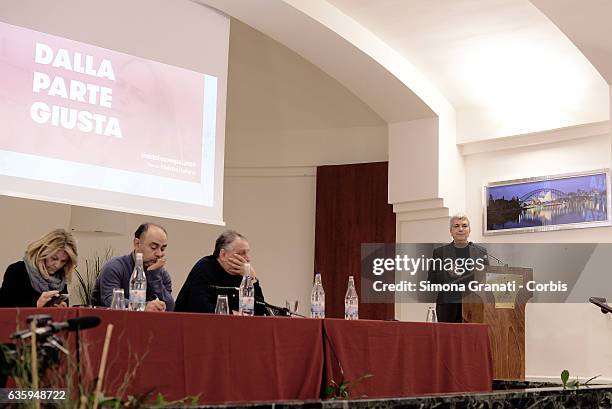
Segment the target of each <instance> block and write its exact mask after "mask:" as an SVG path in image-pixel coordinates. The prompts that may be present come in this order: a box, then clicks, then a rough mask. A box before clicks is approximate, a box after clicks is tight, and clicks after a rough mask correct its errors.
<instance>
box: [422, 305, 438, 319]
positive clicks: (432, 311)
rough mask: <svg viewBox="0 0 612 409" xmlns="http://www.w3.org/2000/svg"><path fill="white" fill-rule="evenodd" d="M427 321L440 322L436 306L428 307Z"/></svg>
mask: <svg viewBox="0 0 612 409" xmlns="http://www.w3.org/2000/svg"><path fill="white" fill-rule="evenodd" d="M425 322H438V315H437V314H436V307H429V308H428V309H427V318H426V319H425Z"/></svg>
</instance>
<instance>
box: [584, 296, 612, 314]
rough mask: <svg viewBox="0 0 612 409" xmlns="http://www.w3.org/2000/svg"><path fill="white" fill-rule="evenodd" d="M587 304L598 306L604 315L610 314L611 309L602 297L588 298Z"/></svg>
mask: <svg viewBox="0 0 612 409" xmlns="http://www.w3.org/2000/svg"><path fill="white" fill-rule="evenodd" d="M589 302H590V303H591V304H595V305H596V306H598V307H599V308H600V309H601V312H602V313H604V314H607V313H609V312H612V307H610V306H609V305H608V304H607V303H606V299H605V298H603V297H590V298H589Z"/></svg>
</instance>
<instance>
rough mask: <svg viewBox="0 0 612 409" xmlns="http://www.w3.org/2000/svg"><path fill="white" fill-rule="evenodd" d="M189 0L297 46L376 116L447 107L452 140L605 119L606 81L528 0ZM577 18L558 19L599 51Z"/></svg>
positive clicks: (400, 116)
mask: <svg viewBox="0 0 612 409" xmlns="http://www.w3.org/2000/svg"><path fill="white" fill-rule="evenodd" d="M197 1H198V2H200V3H202V4H207V5H210V6H212V7H215V8H217V9H219V10H221V11H223V12H225V13H227V14H229V15H231V16H233V17H235V18H237V19H239V20H242V21H243V22H245V23H247V24H249V25H251V26H252V27H254V28H256V29H257V30H259V31H262V32H263V33H265V34H267V35H268V36H270V37H272V38H274V39H275V40H277V41H279V42H281V43H282V44H284V45H286V46H288V47H289V48H291V49H293V50H294V51H295V52H297V53H299V54H301V55H302V56H303V57H305V58H307V59H308V60H310V61H311V62H312V63H314V64H315V65H317V66H319V67H320V68H321V69H323V70H324V71H325V72H327V73H328V74H330V75H331V76H333V77H334V78H336V79H337V80H338V81H340V82H341V83H342V84H343V85H344V86H346V87H347V88H348V89H349V90H351V91H352V92H353V93H355V94H356V95H357V96H358V97H359V98H361V99H362V100H363V101H364V102H365V103H367V104H368V105H370V106H371V107H372V108H373V109H374V110H375V111H376V112H377V113H378V114H379V115H380V116H381V117H382V118H383V119H384V120H386V121H387V122H388V123H393V122H400V121H405V120H410V119H416V118H423V117H427V116H431V115H432V113H431V111H433V112H434V113H435V114H437V115H442V114H448V113H451V114H453V115H455V114H456V120H457V141H458V142H459V143H461V142H470V141H476V140H483V139H491V138H496V137H503V136H511V135H517V134H524V133H530V132H538V131H543V130H548V129H556V128H561V127H567V126H572V125H580V124H587V123H593V122H599V121H605V120H608V119H609V115H610V111H609V92H610V91H609V86H608V84H607V83H606V81H605V80H604V79H603V78H602V76H601V75H600V73H599V72H598V71H597V70H596V69H595V68H594V67H593V65H592V64H591V62H589V60H587V58H586V57H585V55H583V54H582V53H581V52H580V50H579V49H578V48H577V47H576V46H575V45H574V44H573V43H572V42H571V41H570V40H569V39H568V37H566V36H565V35H564V33H563V32H562V31H561V30H560V29H559V28H558V27H557V26H556V25H555V24H553V22H551V21H550V20H549V19H548V18H547V17H546V16H545V15H544V14H543V13H542V12H541V11H540V10H538V8H537V7H536V6H534V4H532V3H531V2H530V1H528V0H452V1H431V0H376V1H374V0H253V1H243V0H197ZM590 1H591V0H590ZM594 2H595V3H597V2H600V3H603V2H606V3H607V2H608V1H607V0H594ZM534 3H535V4H536V5H537V6H538V7H541V8H542V9H546V8H547V7H550V8H551V9H553V10H557V8H556V6H555V4H556V3H557V0H534ZM560 3H562V4H564V7H565V8H564V12H563V13H561V15H562V16H565V18H567V19H568V20H569V17H571V15H572V13H571V7H570V4H569V3H570V1H569V0H561V1H560ZM587 3H588V2H587ZM573 4H574V7H578V8H580V9H584V4H582V3H581V4H580V5H579V6H577V5H576V3H575V2H573ZM545 6H546V7H545ZM602 7H603V6H602ZM545 12H546V13H547V14H549V13H548V11H545ZM550 14H552V13H550ZM606 15H609V14H606ZM600 19H605V17H603V16H601V17H600ZM589 25H590V23H589V21H588V19H587V21H585V22H584V23H583V24H582V25H581V24H579V23H578V21H574V22H573V24H570V25H569V26H571V27H578V28H579V29H580V30H578V29H576V30H577V31H579V32H583V31H587V32H589V33H590V34H589V35H590V36H593V37H595V38H596V39H597V40H598V41H599V42H591V43H590V44H593V45H594V48H597V50H601V49H602V47H601V43H604V45H606V44H605V43H606V39H608V38H610V37H609V36H605V34H604V33H601V34H599V33H592V32H590V31H589V29H588V26H589ZM559 26H560V27H561V29H564V27H563V24H559ZM583 37H584V38H586V37H587V36H583ZM583 37H581V38H583ZM570 38H571V35H570ZM578 46H579V47H580V44H579V45H578ZM607 46H608V48H607V49H609V42H608V44H607ZM584 50H586V47H585V48H584ZM605 50H606V49H605V48H604V54H605V53H606V52H605ZM585 54H587V57H589V53H588V52H586V51H585ZM592 54H593V55H595V54H596V53H592ZM601 59H602V60H604V61H606V62H607V63H608V64H609V63H610V61H609V59H607V58H606V57H605V55H604V56H603V57H601ZM598 64H599V63H598ZM601 64H602V66H603V63H601ZM600 71H602V72H603V73H605V72H606V71H605V70H603V69H600ZM604 75H607V74H604Z"/></svg>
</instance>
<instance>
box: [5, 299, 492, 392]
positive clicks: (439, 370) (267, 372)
mask: <svg viewBox="0 0 612 409" xmlns="http://www.w3.org/2000/svg"><path fill="white" fill-rule="evenodd" d="M33 313H50V314H51V315H52V316H53V317H54V319H55V320H56V321H63V320H66V319H68V318H74V317H77V316H86V315H96V316H98V317H100V318H101V319H102V325H100V326H99V327H97V328H94V329H88V330H85V331H82V332H81V341H82V345H83V347H84V348H85V349H86V350H87V353H84V354H82V358H81V361H82V365H81V367H82V368H83V369H82V374H83V379H94V377H95V376H96V375H97V371H98V365H99V359H100V356H101V352H102V345H103V342H104V334H105V332H106V325H107V324H108V323H112V324H113V325H114V326H115V328H114V331H113V336H112V342H111V347H110V353H109V358H108V366H107V374H106V382H105V387H104V390H105V391H107V393H111V394H114V393H115V391H116V388H117V387H118V385H120V384H121V383H122V382H123V376H124V375H125V373H126V369H127V368H132V369H134V368H135V365H136V364H135V362H136V360H137V358H141V363H140V364H139V365H138V368H137V372H136V376H135V377H134V379H133V380H132V381H131V382H130V383H129V385H128V388H127V390H126V392H127V393H129V394H133V395H138V394H142V393H145V392H147V391H152V392H154V393H155V394H156V393H157V392H158V391H159V392H162V393H164V394H165V395H166V397H167V398H168V399H178V398H183V397H185V396H188V395H197V394H201V398H200V402H205V403H219V402H239V401H242V402H245V401H257V400H289V399H300V400H306V399H317V398H319V393H320V389H321V384H322V382H325V383H326V384H327V382H329V380H330V379H334V380H335V381H337V382H340V381H341V380H342V376H341V374H340V372H339V370H338V366H337V362H338V361H339V362H340V363H341V364H342V367H343V369H344V380H347V381H352V380H355V379H357V378H358V377H360V376H361V375H364V374H366V373H370V374H372V375H374V376H373V377H372V378H370V379H366V380H365V381H364V382H363V383H362V384H360V385H359V386H358V387H357V388H355V389H354V390H353V391H352V393H351V397H359V396H361V395H364V394H366V395H368V396H371V397H384V396H406V395H415V394H425V393H448V392H475V391H488V390H490V389H491V381H492V374H493V370H492V359H491V352H490V347H489V338H488V334H487V327H486V326H485V325H479V324H425V323H410V322H385V321H367V320H359V321H344V320H336V319H325V320H313V319H297V318H295V319H289V318H280V317H278V318H274V317H236V316H215V315H209V314H183V313H142V312H131V311H112V310H105V309H44V310H36V309H22V310H16V309H1V308H0V341H2V342H6V341H7V340H8V336H9V334H10V333H12V332H14V331H15V329H16V326H17V314H19V317H20V318H19V322H20V323H22V327H23V326H24V324H23V323H24V322H25V318H26V317H27V316H28V315H31V314H33ZM323 329H325V333H326V336H325V337H324V336H323V333H322V332H323ZM72 339H74V337H72V336H71V341H72ZM71 345H73V342H71ZM332 347H333V348H332ZM334 352H335V353H334ZM324 353H325V356H324ZM324 363H325V366H326V378H327V379H323V366H324Z"/></svg>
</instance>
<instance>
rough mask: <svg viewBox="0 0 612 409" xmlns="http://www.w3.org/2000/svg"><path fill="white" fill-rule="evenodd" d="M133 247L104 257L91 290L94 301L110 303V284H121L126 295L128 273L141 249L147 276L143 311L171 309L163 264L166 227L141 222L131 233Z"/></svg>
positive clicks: (105, 304) (165, 246)
mask: <svg viewBox="0 0 612 409" xmlns="http://www.w3.org/2000/svg"><path fill="white" fill-rule="evenodd" d="M133 244H134V249H133V251H132V252H130V253H129V254H126V255H125V256H120V257H113V258H112V259H110V260H109V261H107V262H106V263H105V264H104V266H102V270H101V271H100V275H99V276H98V279H97V280H96V285H95V287H94V289H93V292H92V302H93V304H94V305H101V306H105V307H110V305H111V301H112V299H113V288H123V291H124V293H125V297H126V299H127V298H129V295H130V277H131V276H132V271H133V270H134V264H135V262H136V256H135V254H136V253H142V260H143V266H144V269H145V275H146V277H147V304H146V306H145V311H173V310H174V299H173V298H172V280H171V278H170V273H169V272H168V270H166V269H165V268H164V265H165V264H166V248H167V247H168V235H167V233H166V230H165V229H164V228H163V227H161V226H158V225H156V224H153V223H143V224H141V225H140V226H139V227H138V229H137V230H136V232H135V233H134V241H133Z"/></svg>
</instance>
